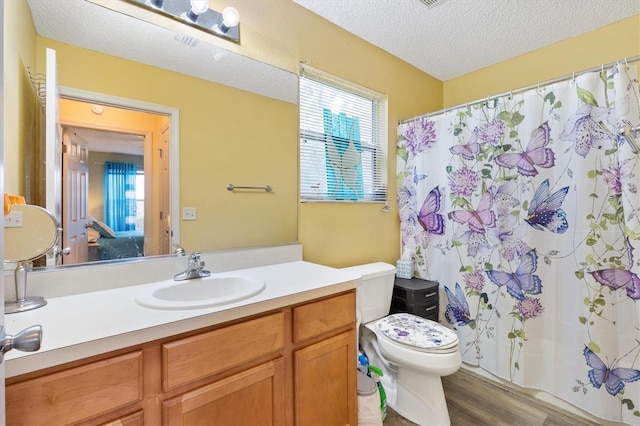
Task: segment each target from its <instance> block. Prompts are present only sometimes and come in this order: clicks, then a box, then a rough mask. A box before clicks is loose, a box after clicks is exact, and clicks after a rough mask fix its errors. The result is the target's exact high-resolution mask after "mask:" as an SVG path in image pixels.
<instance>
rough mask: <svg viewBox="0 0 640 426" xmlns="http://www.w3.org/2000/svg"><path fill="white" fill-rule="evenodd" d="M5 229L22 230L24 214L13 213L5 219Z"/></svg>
mask: <svg viewBox="0 0 640 426" xmlns="http://www.w3.org/2000/svg"><path fill="white" fill-rule="evenodd" d="M4 227H5V228H22V212H17V211H13V212H10V213H9V214H8V215H6V216H5V217H4Z"/></svg>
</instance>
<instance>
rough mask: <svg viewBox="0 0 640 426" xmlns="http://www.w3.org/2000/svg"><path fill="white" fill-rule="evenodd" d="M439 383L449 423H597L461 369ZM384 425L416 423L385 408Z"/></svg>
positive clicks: (470, 425)
mask: <svg viewBox="0 0 640 426" xmlns="http://www.w3.org/2000/svg"><path fill="white" fill-rule="evenodd" d="M442 384H443V387H444V393H445V397H446V399H447V406H448V408H449V417H450V418H451V425H452V426H485V425H486V426H507V425H509V426H537V425H540V426H541V425H544V426H560V425H567V426H568V425H571V426H597V425H598V423H593V422H590V421H588V420H585V419H583V418H581V417H578V416H575V415H574V414H572V413H568V412H566V411H563V410H561V409H559V408H557V407H553V406H552V405H550V404H547V403H545V402H543V401H540V400H538V399H536V398H534V397H532V396H529V395H527V394H525V393H521V392H518V391H515V390H513V389H508V388H505V387H502V386H500V385H498V384H496V383H494V382H491V381H489V380H488V379H486V378H483V377H481V376H478V375H477V374H474V373H472V372H469V371H466V370H463V369H461V370H459V371H458V372H457V373H455V374H453V375H451V376H447V377H443V378H442ZM384 425H385V426H412V425H415V423H413V422H410V421H408V420H407V419H405V418H403V417H401V416H400V415H398V414H397V413H395V412H394V411H393V410H388V411H387V418H386V420H385V421H384Z"/></svg>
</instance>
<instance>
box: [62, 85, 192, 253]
mask: <svg viewBox="0 0 640 426" xmlns="http://www.w3.org/2000/svg"><path fill="white" fill-rule="evenodd" d="M60 97H61V98H67V99H75V100H79V101H88V102H96V103H100V104H104V105H109V106H114V107H126V108H130V109H133V110H137V111H143V112H151V113H155V114H166V115H168V116H169V123H170V132H171V136H170V137H171V139H170V141H169V143H170V148H169V150H170V153H169V206H170V215H171V247H173V244H176V243H179V242H180V220H179V219H180V213H179V212H180V110H179V109H178V108H175V107H170V106H166V105H160V104H154V103H150V102H145V101H139V100H137V99H130V98H121V97H119V96H113V95H107V94H104V93H98V92H90V91H88V90H82V89H76V88H73V87H67V86H60Z"/></svg>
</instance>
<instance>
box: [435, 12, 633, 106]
mask: <svg viewBox="0 0 640 426" xmlns="http://www.w3.org/2000/svg"><path fill="white" fill-rule="evenodd" d="M636 55H640V15H636V16H632V17H631V18H627V19H624V20H622V21H619V22H616V23H613V24H611V25H607V26H605V27H602V28H599V29H597V30H595V31H591V32H589V33H586V34H583V35H581V36H578V37H573V38H570V39H567V40H563V41H560V42H557V43H554V44H552V45H549V46H547V47H545V48H543V49H538V50H535V51H533V52H530V53H527V54H525V55H521V56H518V57H516V58H513V59H509V60H507V61H504V62H501V63H499V64H496V65H493V66H490V67H486V68H483V69H481V70H478V71H475V72H472V73H469V74H465V75H463V76H461V77H458V78H454V79H452V80H448V81H445V82H444V89H443V90H444V96H443V105H444V107H452V106H456V105H460V104H463V103H465V102H473V101H476V100H478V99H482V98H485V97H487V96H491V95H496V94H499V93H504V92H508V91H509V90H515V89H518V88H521V87H526V86H530V85H533V84H537V83H538V82H544V81H546V80H552V79H554V78H558V77H562V76H566V75H571V73H573V72H579V71H582V70H586V69H589V68H593V67H597V66H600V65H602V64H610V63H613V62H615V61H617V60H619V59H623V58H630V57H633V56H636ZM425 112H426V111H425Z"/></svg>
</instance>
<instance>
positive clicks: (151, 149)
mask: <svg viewBox="0 0 640 426" xmlns="http://www.w3.org/2000/svg"><path fill="white" fill-rule="evenodd" d="M60 122H61V127H62V144H63V148H62V170H61V173H62V179H61V181H62V229H63V231H62V247H63V252H65V253H68V254H64V255H61V258H60V259H56V263H57V264H76V263H84V262H93V261H100V260H113V259H128V258H135V257H143V256H150V255H161V254H168V253H169V252H170V246H171V224H170V221H169V218H170V214H169V212H170V205H169V196H170V194H169V192H170V191H169V153H170V149H169V146H170V134H171V132H170V129H169V126H170V120H169V117H168V116H167V115H166V114H158V113H153V112H149V111H137V110H132V109H130V108H119V107H116V106H112V105H103V104H99V103H94V102H85V101H82V100H77V99H61V100H60ZM66 249H68V250H66Z"/></svg>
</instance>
